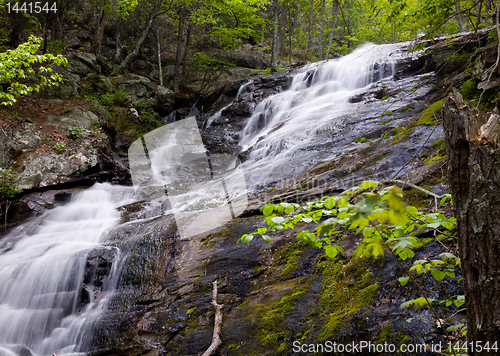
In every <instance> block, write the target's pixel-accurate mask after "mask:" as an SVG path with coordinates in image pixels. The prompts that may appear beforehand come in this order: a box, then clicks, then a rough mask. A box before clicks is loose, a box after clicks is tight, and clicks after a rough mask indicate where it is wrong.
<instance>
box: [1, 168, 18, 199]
mask: <svg viewBox="0 0 500 356" xmlns="http://www.w3.org/2000/svg"><path fill="white" fill-rule="evenodd" d="M16 182H17V175H16V173H15V172H14V171H13V170H12V169H9V168H2V167H0V201H4V200H7V199H10V198H12V197H14V196H15V195H16V194H17V193H18V192H19V189H17V188H16Z"/></svg>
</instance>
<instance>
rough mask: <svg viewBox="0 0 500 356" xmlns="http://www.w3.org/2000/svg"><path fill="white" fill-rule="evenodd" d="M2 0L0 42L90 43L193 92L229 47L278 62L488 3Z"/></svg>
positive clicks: (458, 24)
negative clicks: (29, 6)
mask: <svg viewBox="0 0 500 356" xmlns="http://www.w3.org/2000/svg"><path fill="white" fill-rule="evenodd" d="M9 3H10V5H9V6H10V7H9V9H10V13H9V11H8V9H7V1H5V0H2V1H0V7H1V8H3V11H2V12H1V15H0V46H1V47H2V49H4V50H5V49H7V48H13V47H16V46H17V45H19V44H20V43H22V42H25V41H26V40H27V38H28V35H29V34H33V33H34V34H37V35H38V36H41V37H43V40H44V41H43V51H44V52H52V53H54V54H63V53H66V52H68V51H88V52H92V53H95V54H96V56H97V61H98V62H99V64H100V65H101V66H102V67H103V69H104V71H105V72H109V74H111V73H118V72H121V71H124V70H125V69H129V68H132V69H134V68H135V69H138V70H141V71H144V70H147V71H148V74H149V75H150V77H152V78H153V79H155V80H156V81H158V82H159V84H162V85H163V84H164V85H165V86H167V87H170V88H172V89H173V91H174V92H175V93H176V94H178V93H179V92H182V91H183V90H184V91H191V92H192V91H194V92H196V93H195V94H198V95H199V94H206V93H207V92H209V91H210V83H211V82H213V80H214V78H216V77H217V76H218V75H220V73H221V72H223V71H224V70H226V69H227V68H228V67H231V66H234V65H235V64H237V62H238V60H239V58H240V57H241V56H242V54H240V55H239V57H238V56H237V55H236V56H235V55H232V56H231V55H227V53H228V52H230V51H234V50H243V51H245V50H246V51H252V52H255V53H259V54H262V53H263V54H266V55H267V56H268V57H269V58H268V59H267V60H266V57H259V58H258V59H259V60H260V62H262V63H260V62H259V64H258V65H256V66H255V65H254V67H260V68H261V69H265V68H266V67H267V68H271V71H276V70H280V69H284V68H286V67H290V66H292V65H293V64H296V63H304V62H306V61H318V60H323V59H328V58H333V57H337V56H339V55H344V54H346V53H347V52H349V51H350V50H352V49H354V48H356V47H357V46H358V45H359V44H361V43H364V42H374V43H388V42H397V41H404V40H410V39H414V38H417V37H427V38H432V36H435V35H437V34H454V33H458V32H463V31H471V30H477V29H480V28H484V27H488V26H491V25H492V24H493V22H494V15H495V14H494V12H495V6H496V4H494V3H492V2H491V1H490V0H478V1H469V0H467V1H451V0H418V1H396V0H382V1H374V0H356V1H354V0H345V1H338V0H224V1H222V0H210V1H199V0H196V1H195V0H187V1H185V0H183V1H179V0H140V1H137V0H93V1H81V0H61V1H58V2H57V11H51V10H49V11H47V12H46V11H41V12H40V13H39V14H35V13H32V14H29V12H30V11H24V12H23V11H17V13H16V11H14V10H12V8H14V6H15V5H14V4H16V3H17V4H19V5H18V8H21V6H22V4H23V3H30V2H29V1H28V2H20V1H10V2H9ZM255 53H254V55H255ZM245 55H246V56H247V57H248V56H249V54H248V53H245ZM158 63H161V65H158ZM191 94H193V93H191Z"/></svg>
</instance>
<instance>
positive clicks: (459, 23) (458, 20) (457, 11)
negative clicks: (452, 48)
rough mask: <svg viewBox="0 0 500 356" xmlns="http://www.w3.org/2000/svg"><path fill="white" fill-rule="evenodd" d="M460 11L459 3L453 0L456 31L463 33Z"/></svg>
mask: <svg viewBox="0 0 500 356" xmlns="http://www.w3.org/2000/svg"><path fill="white" fill-rule="evenodd" d="M461 11H462V10H461V9H460V1H458V0H455V16H456V17H457V23H458V29H459V30H460V32H464V31H465V24H464V18H463V16H462V12H461Z"/></svg>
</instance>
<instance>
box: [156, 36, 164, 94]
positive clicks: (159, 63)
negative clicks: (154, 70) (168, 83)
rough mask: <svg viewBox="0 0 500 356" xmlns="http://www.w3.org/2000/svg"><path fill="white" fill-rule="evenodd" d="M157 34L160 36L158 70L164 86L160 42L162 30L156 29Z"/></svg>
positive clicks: (161, 83)
mask: <svg viewBox="0 0 500 356" xmlns="http://www.w3.org/2000/svg"><path fill="white" fill-rule="evenodd" d="M156 35H157V38H158V72H159V77H160V85H161V86H163V72H162V67H161V42H160V30H159V29H156Z"/></svg>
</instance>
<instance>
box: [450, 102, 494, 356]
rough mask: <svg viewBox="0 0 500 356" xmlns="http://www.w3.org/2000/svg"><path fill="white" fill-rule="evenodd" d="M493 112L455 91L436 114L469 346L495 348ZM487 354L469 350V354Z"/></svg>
mask: <svg viewBox="0 0 500 356" xmlns="http://www.w3.org/2000/svg"><path fill="white" fill-rule="evenodd" d="M493 115H494V116H493ZM493 115H492V116H491V117H490V119H489V120H487V119H488V118H487V117H486V115H484V114H482V115H477V112H476V111H475V110H472V109H469V108H468V107H467V106H466V105H464V103H463V100H462V96H461V95H460V94H459V93H455V94H450V95H449V96H448V98H447V99H446V104H445V105H444V106H443V112H442V118H443V126H444V131H445V140H446V154H447V156H448V179H449V182H450V186H451V192H452V196H453V204H454V208H455V216H456V218H457V237H458V247H459V250H460V259H461V263H462V271H463V278H464V279H463V281H464V291H465V300H466V307H467V337H468V339H469V342H472V341H473V342H474V345H477V344H476V342H477V341H482V345H483V346H484V345H485V344H486V342H489V345H490V347H491V346H493V344H494V343H496V345H497V346H499V347H500V345H499V343H500V312H499V310H500V288H499V286H500V258H499V256H500V194H498V188H499V187H500V175H499V173H498V172H500V149H499V148H498V147H499V145H498V143H499V142H498V141H499V140H498V135H499V134H500V129H498V128H499V127H500V116H498V115H495V114H493ZM487 121H488V125H484V124H486V122H487ZM492 127H496V129H494V130H490V128H492ZM488 141H490V142H488ZM493 353H495V352H493ZM491 354H492V353H488V352H486V351H483V352H477V350H470V349H469V355H471V356H475V355H491Z"/></svg>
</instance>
